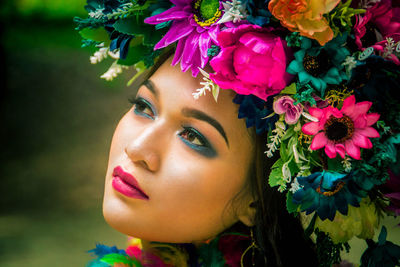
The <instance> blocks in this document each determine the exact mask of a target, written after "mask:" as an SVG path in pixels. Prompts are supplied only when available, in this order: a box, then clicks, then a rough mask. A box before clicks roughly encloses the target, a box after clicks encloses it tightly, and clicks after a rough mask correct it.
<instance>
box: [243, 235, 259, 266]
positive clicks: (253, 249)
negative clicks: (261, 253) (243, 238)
mask: <svg viewBox="0 0 400 267" xmlns="http://www.w3.org/2000/svg"><path fill="white" fill-rule="evenodd" d="M250 238H251V244H250V246H249V247H248V248H246V249H245V251H244V252H243V254H242V257H241V258H240V267H244V263H243V261H244V256H245V255H246V253H247V252H248V251H249V250H250V249H252V251H251V263H252V266H253V267H254V266H256V264H255V263H254V257H255V250H256V249H258V247H257V245H256V241H255V239H254V236H253V228H250Z"/></svg>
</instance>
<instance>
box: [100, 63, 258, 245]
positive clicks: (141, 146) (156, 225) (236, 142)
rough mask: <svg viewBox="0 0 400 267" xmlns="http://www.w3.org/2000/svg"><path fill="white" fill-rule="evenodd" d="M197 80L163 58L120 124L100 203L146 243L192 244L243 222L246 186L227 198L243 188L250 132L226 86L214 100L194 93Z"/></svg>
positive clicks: (116, 223)
mask: <svg viewBox="0 0 400 267" xmlns="http://www.w3.org/2000/svg"><path fill="white" fill-rule="evenodd" d="M199 76H201V75H199ZM201 81H202V78H201V77H198V78H193V77H192V76H191V74H190V72H186V73H183V72H181V70H180V68H179V67H177V66H171V60H167V61H166V62H165V63H164V64H163V65H162V66H161V67H160V68H159V69H158V70H157V71H156V72H155V73H154V75H153V76H151V77H150V79H149V80H148V82H147V83H146V82H145V83H144V84H145V85H142V86H141V87H140V89H139V91H138V94H137V98H136V100H135V103H134V105H133V106H132V108H131V109H130V110H129V111H128V112H127V113H126V114H125V115H124V116H123V117H122V119H121V121H120V122H119V124H118V126H117V128H116V130H115V133H114V136H113V140H112V144H111V149H110V156H109V163H108V170H107V175H106V181H105V193H104V203H103V213H104V217H105V219H106V221H107V222H108V223H109V224H110V225H111V226H112V227H114V228H115V229H116V230H118V231H120V232H122V233H124V234H127V235H130V236H135V237H139V238H142V239H144V240H149V241H159V242H195V241H201V240H205V239H208V238H211V237H213V236H215V235H217V234H218V233H220V232H222V231H223V230H225V229H226V228H227V227H229V226H231V225H233V224H234V223H235V222H237V221H238V220H242V221H244V222H245V223H246V222H247V223H248V220H247V221H246V216H247V210H248V205H249V203H250V202H251V197H250V194H249V193H247V192H246V191H247V190H245V193H244V194H240V201H239V203H240V204H239V205H236V204H235V205H231V204H232V203H231V202H232V199H233V198H235V196H237V194H238V193H239V192H240V191H241V189H243V188H247V187H246V186H245V185H246V183H247V176H248V175H247V174H248V170H249V166H250V162H251V161H252V154H253V145H252V138H251V137H250V134H249V132H248V131H247V128H246V126H245V122H244V121H243V120H240V119H238V118H237V110H238V106H237V105H236V104H234V103H233V102H232V98H233V94H232V92H231V91H230V90H221V91H220V95H219V97H218V103H216V102H215V100H214V99H213V97H212V96H211V93H210V92H208V93H207V95H206V96H201V97H200V98H199V99H198V100H195V99H194V98H193V96H192V93H194V92H195V91H196V89H197V88H200V87H202V86H201V85H200V82H201ZM138 188H140V189H138ZM241 193H243V192H241ZM235 203H236V202H235Z"/></svg>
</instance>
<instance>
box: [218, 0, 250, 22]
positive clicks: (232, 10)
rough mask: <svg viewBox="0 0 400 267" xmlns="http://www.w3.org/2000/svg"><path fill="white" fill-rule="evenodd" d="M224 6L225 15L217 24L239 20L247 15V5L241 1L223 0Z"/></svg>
mask: <svg viewBox="0 0 400 267" xmlns="http://www.w3.org/2000/svg"><path fill="white" fill-rule="evenodd" d="M222 5H223V6H224V15H223V16H222V18H221V19H220V20H218V22H217V24H222V23H226V22H229V21H232V22H233V23H236V22H239V21H241V20H242V19H245V18H246V17H247V12H246V7H245V5H244V4H242V2H241V1H238V0H232V1H227V2H222Z"/></svg>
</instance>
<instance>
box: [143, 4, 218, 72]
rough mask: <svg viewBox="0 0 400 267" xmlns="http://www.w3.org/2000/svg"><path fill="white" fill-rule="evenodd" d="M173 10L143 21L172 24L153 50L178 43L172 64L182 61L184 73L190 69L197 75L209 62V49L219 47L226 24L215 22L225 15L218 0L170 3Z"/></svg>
mask: <svg viewBox="0 0 400 267" xmlns="http://www.w3.org/2000/svg"><path fill="white" fill-rule="evenodd" d="M171 2H172V3H173V4H174V5H175V6H173V7H171V8H170V9H168V10H166V11H164V12H162V13H160V14H158V15H155V16H152V17H149V18H147V19H145V20H144V22H145V23H148V24H160V23H164V22H167V21H171V20H172V21H173V22H172V25H171V27H170V29H169V31H168V32H167V33H166V34H165V36H164V37H163V38H162V39H161V40H160V41H159V42H158V43H157V44H156V45H155V47H154V49H160V48H164V47H167V46H168V45H170V44H172V43H174V42H176V41H177V42H178V44H177V47H176V51H175V56H174V59H173V61H172V64H173V65H175V64H177V63H178V62H179V61H181V69H182V71H186V70H188V69H189V68H191V70H192V74H193V76H197V74H198V72H199V69H198V68H199V67H200V68H204V66H205V65H206V64H207V62H208V55H207V52H208V49H209V48H210V47H211V45H213V44H217V35H218V33H219V32H220V27H222V25H223V24H218V23H216V22H217V21H218V20H219V19H220V17H221V16H222V11H221V7H220V3H219V1H217V0H207V1H206V0H196V1H192V0H171Z"/></svg>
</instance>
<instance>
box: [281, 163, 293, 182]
mask: <svg viewBox="0 0 400 267" xmlns="http://www.w3.org/2000/svg"><path fill="white" fill-rule="evenodd" d="M282 176H283V177H282V179H283V180H284V181H285V182H286V183H289V182H290V181H291V180H292V173H291V172H290V168H289V161H288V162H285V163H284V164H283V166H282Z"/></svg>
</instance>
